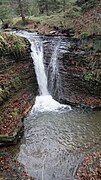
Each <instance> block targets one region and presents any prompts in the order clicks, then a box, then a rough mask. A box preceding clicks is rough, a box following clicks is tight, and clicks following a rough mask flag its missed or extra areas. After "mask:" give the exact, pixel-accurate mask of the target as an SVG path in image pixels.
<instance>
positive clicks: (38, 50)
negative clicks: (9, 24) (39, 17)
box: [30, 37, 49, 96]
mask: <svg viewBox="0 0 101 180" xmlns="http://www.w3.org/2000/svg"><path fill="white" fill-rule="evenodd" d="M30 43H31V50H32V52H31V57H32V59H33V60H34V65H35V72H36V76H37V81H38V85H39V93H40V95H42V96H45V95H49V92H48V89H47V77H46V73H45V69H44V64H43V44H42V41H41V40H40V39H39V37H37V38H36V37H35V38H34V40H33V41H31V40H30Z"/></svg>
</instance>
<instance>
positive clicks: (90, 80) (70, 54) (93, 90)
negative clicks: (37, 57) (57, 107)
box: [44, 36, 101, 109]
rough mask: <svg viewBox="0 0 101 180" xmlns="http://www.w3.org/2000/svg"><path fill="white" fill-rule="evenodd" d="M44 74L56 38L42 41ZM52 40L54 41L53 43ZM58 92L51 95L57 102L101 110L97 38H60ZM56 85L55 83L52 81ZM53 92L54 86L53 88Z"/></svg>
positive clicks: (100, 55) (100, 50) (100, 44)
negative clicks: (44, 61)
mask: <svg viewBox="0 0 101 180" xmlns="http://www.w3.org/2000/svg"><path fill="white" fill-rule="evenodd" d="M46 39H47V40H46V41H45V43H44V47H45V52H44V54H45V57H47V58H45V59H46V63H45V64H46V71H47V68H48V70H49V63H50V60H51V55H52V52H53V51H54V48H55V46H56V45H57V42H58V41H59V38H58V37H55V38H50V37H46ZM53 39H54V40H53ZM57 63H58V65H59V74H58V75H57V78H58V77H59V78H60V81H61V85H60V86H61V87H60V89H61V92H62V93H60V92H58V90H59V89H57V90H56V91H55V93H53V94H52V95H53V96H54V98H55V99H57V100H59V101H60V102H62V103H63V102H64V103H67V104H71V105H77V106H82V107H92V108H94V109H97V108H98V109H99V108H100V106H101V96H100V92H101V36H92V37H88V38H85V37H84V38H82V39H74V38H66V37H61V43H60V47H59V50H58V52H57ZM55 83H57V85H59V81H55ZM55 89H56V86H55Z"/></svg>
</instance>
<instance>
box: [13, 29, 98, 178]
mask: <svg viewBox="0 0 101 180" xmlns="http://www.w3.org/2000/svg"><path fill="white" fill-rule="evenodd" d="M18 35H21V36H24V37H26V38H27V39H28V40H29V41H30V43H31V50H32V52H31V56H32V58H33V61H34V66H35V71H36V75H37V81H38V85H39V96H37V97H36V102H35V105H34V106H33V108H32V110H31V112H29V114H28V116H27V117H26V118H25V120H24V137H23V138H22V140H21V144H20V146H19V152H18V153H17V154H16V156H17V159H18V161H19V162H20V163H22V164H23V165H24V166H25V169H26V171H27V172H28V173H29V175H31V176H32V177H33V178H35V179H36V180H74V179H75V172H76V170H77V168H78V166H79V164H80V162H81V161H82V160H83V158H84V156H85V155H86V154H88V153H91V152H93V151H96V150H98V149H100V148H101V141H100V140H101V132H100V129H101V112H92V111H85V110H77V109H73V110H71V107H70V106H67V105H63V104H60V103H58V102H57V101H55V100H54V99H53V98H52V96H51V95H50V93H49V91H48V88H47V87H48V82H47V76H46V72H45V67H44V53H43V43H44V42H43V41H42V39H40V38H39V37H38V36H37V35H36V34H35V33H27V32H20V33H18ZM60 44H61V40H60V39H59V41H58V43H57V46H56V49H55V50H54V51H53V54H52V58H51V67H52V63H53V64H54V65H53V68H55V69H56V68H57V67H56V59H55V62H54V54H56V53H57V49H58V48H59V46H60ZM55 58H56V56H55ZM57 71H58V69H57ZM52 72H54V69H53V71H52ZM54 74H55V72H54Z"/></svg>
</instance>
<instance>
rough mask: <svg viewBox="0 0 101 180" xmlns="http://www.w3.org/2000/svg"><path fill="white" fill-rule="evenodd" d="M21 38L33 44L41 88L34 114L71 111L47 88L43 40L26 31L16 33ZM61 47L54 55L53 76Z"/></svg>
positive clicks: (35, 64)
mask: <svg viewBox="0 0 101 180" xmlns="http://www.w3.org/2000/svg"><path fill="white" fill-rule="evenodd" d="M16 34H17V35H19V36H22V37H25V38H27V39H28V41H29V42H30V44H31V51H32V52H31V57H32V59H33V63H34V66H35V72H36V77H37V82H38V86H39V96H37V97H36V101H35V105H34V106H33V108H32V111H31V112H32V113H33V112H35V111H40V112H44V111H58V110H63V109H68V110H71V107H70V106H67V105H64V104H60V103H59V102H57V101H55V100H54V99H53V97H52V96H51V95H50V93H49V91H48V88H47V84H48V83H47V76H46V73H45V68H44V62H43V61H44V53H43V43H42V40H41V38H40V37H39V36H38V35H36V34H35V33H29V32H26V31H21V32H18V33H16ZM58 47H59V45H58V46H56V49H55V51H54V53H53V55H52V60H51V62H52V64H53V67H52V68H53V73H52V76H53V75H55V72H56V56H55V54H56V53H57V49H58ZM53 62H54V63H53Z"/></svg>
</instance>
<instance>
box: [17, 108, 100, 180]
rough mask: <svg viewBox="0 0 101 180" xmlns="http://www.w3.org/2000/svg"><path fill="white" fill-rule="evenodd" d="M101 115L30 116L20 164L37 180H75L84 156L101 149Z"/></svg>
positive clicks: (55, 113) (22, 144)
mask: <svg viewBox="0 0 101 180" xmlns="http://www.w3.org/2000/svg"><path fill="white" fill-rule="evenodd" d="M100 117H101V112H92V111H91V112H87V111H84V110H81V111H79V110H78V111H77V110H72V111H67V112H62V113H59V112H58V113H57V112H43V113H41V112H38V113H37V112H36V113H32V112H31V113H29V115H28V116H27V118H26V119H25V121H24V123H25V133H24V137H23V139H22V141H21V145H20V152H19V154H18V161H19V162H20V163H22V164H23V165H25V168H26V171H27V172H28V173H29V174H30V175H31V176H32V177H35V178H36V179H37V180H66V179H67V180H72V179H74V175H75V172H76V170H77V168H78V165H79V164H80V162H81V161H82V159H83V158H84V156H85V155H86V154H88V153H90V152H93V151H96V150H98V149H100V147H101V141H100V139H101V133H100V129H101V121H100Z"/></svg>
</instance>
